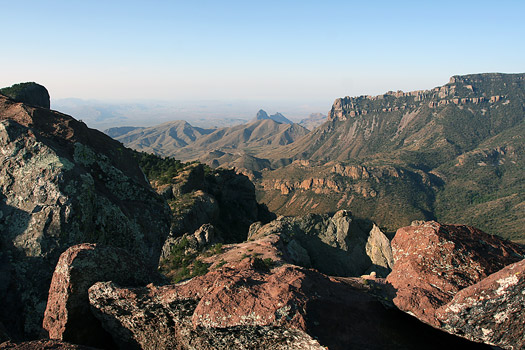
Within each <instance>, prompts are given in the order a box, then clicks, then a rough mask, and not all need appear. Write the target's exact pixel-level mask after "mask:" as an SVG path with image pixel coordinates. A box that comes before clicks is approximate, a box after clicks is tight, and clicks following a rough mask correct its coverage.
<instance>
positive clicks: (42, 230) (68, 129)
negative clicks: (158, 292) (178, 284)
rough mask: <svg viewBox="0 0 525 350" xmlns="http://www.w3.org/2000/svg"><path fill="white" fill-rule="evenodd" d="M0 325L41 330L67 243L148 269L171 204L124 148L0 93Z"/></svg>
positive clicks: (19, 333)
mask: <svg viewBox="0 0 525 350" xmlns="http://www.w3.org/2000/svg"><path fill="white" fill-rule="evenodd" d="M0 148H1V149H2V153H1V154H0V162H1V163H2V168H1V169H0V199H1V200H0V231H1V232H2V236H1V241H0V261H1V264H0V279H1V280H2V283H1V284H0V297H1V298H2V300H4V303H2V306H1V312H0V317H1V319H0V322H1V323H3V324H4V326H5V328H6V329H7V331H8V334H9V335H10V337H11V338H13V339H17V338H20V337H24V336H37V335H38V334H39V333H40V330H41V324H42V317H43V314H44V309H45V305H46V299H47V291H48V289H49V283H50V281H51V275H52V272H53V269H54V267H55V265H56V263H57V261H58V258H59V256H60V254H61V253H62V252H63V251H64V250H65V249H67V247H69V246H71V245H74V244H77V243H84V242H93V243H99V244H103V245H112V246H116V247H121V248H123V249H125V250H127V251H128V252H130V253H131V254H133V255H134V256H135V257H136V259H137V260H138V261H142V263H143V264H144V266H146V267H149V268H155V267H156V266H157V264H158V260H159V256H160V250H161V247H162V245H163V243H164V240H165V238H166V236H167V234H168V231H169V208H168V207H167V206H166V204H165V201H164V200H162V198H161V197H160V196H158V195H157V194H156V193H155V192H154V191H153V190H152V189H151V187H150V185H149V183H148V182H147V181H146V179H145V177H144V175H143V173H142V171H141V170H140V168H139V167H138V165H137V163H136V161H135V160H134V158H133V155H132V153H131V152H130V151H129V150H127V149H125V148H124V147H122V145H121V144H120V143H119V142H117V141H114V140H112V139H111V138H109V137H108V136H106V135H104V134H103V133H101V132H98V131H96V130H92V129H89V128H87V126H86V125H85V124H83V123H82V122H79V121H76V120H75V119H73V118H71V117H69V116H67V115H64V114H61V113H58V112H55V111H51V110H49V109H46V108H41V107H33V106H29V105H27V104H24V103H20V102H15V101H13V100H11V99H9V98H7V97H4V96H2V95H0Z"/></svg>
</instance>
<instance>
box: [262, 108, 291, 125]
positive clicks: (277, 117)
mask: <svg viewBox="0 0 525 350" xmlns="http://www.w3.org/2000/svg"><path fill="white" fill-rule="evenodd" d="M265 119H271V120H273V121H274V122H277V123H280V124H293V122H292V121H291V120H290V119H288V118H286V117H285V116H284V115H282V114H281V113H279V112H276V113H275V114H272V115H270V116H268V113H266V111H265V110H263V109H260V110H259V112H257V115H256V116H255V120H265Z"/></svg>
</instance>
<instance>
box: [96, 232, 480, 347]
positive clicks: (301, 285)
mask: <svg viewBox="0 0 525 350" xmlns="http://www.w3.org/2000/svg"><path fill="white" fill-rule="evenodd" d="M248 243H249V242H248ZM344 280H348V282H342V281H337V280H335V279H333V278H330V277H328V276H326V275H323V274H321V273H319V272H317V271H315V270H309V269H305V268H301V267H297V266H293V265H281V266H277V267H275V268H272V267H271V266H268V265H266V264H264V261H263V260H261V259H257V258H255V259H253V258H247V259H242V260H241V261H238V262H232V263H228V264H226V265H224V266H222V267H220V268H216V269H212V271H210V272H209V273H208V274H206V275H204V276H200V277H195V278H193V279H191V280H189V281H187V282H183V283H179V284H177V285H165V286H154V285H148V286H147V287H145V288H122V287H119V286H118V285H116V284H115V283H111V282H100V283H97V284H95V285H93V286H92V287H91V288H90V289H89V299H90V303H91V305H92V306H93V311H94V313H95V315H96V317H98V318H99V319H100V320H101V322H102V324H103V326H104V327H105V328H106V329H107V330H108V332H110V333H111V334H112V335H113V337H114V339H115V341H116V342H117V343H118V344H119V346H120V348H122V349H165V348H175V349H322V348H323V347H322V346H327V347H328V348H330V349H335V350H339V349H341V350H342V349H377V350H379V349H421V348H425V349H443V348H446V347H455V348H462V349H486V347H484V346H482V345H479V344H472V343H470V342H468V341H465V340H463V339H461V338H457V337H455V336H451V335H449V334H446V333H444V332H440V331H438V330H436V329H433V328H432V327H430V326H427V325H424V324H423V323H421V322H419V321H417V320H416V319H414V318H412V317H409V316H407V315H405V314H404V313H402V312H400V311H397V310H394V309H385V307H384V306H383V303H381V302H380V301H378V300H377V299H376V294H375V293H377V292H378V289H377V288H379V285H380V283H377V284H376V283H374V281H373V280H370V281H368V282H366V283H365V282H364V281H363V280H362V279H361V278H346V279H344ZM314 339H315V340H314Z"/></svg>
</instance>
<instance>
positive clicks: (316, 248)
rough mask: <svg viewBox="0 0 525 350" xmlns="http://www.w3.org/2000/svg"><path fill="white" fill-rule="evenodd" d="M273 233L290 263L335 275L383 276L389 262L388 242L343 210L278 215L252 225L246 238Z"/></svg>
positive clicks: (367, 223) (379, 233) (376, 230)
mask: <svg viewBox="0 0 525 350" xmlns="http://www.w3.org/2000/svg"><path fill="white" fill-rule="evenodd" d="M270 234H277V235H279V236H280V237H281V239H282V241H283V242H284V245H285V249H284V251H285V252H286V253H287V254H288V255H289V257H290V258H291V260H290V262H292V263H294V264H297V265H301V266H306V267H315V268H316V269H319V270H320V271H322V272H323V273H327V274H330V275H336V276H360V275H362V274H365V273H370V272H372V271H374V272H376V273H377V274H378V276H381V277H386V275H387V274H388V272H389V271H390V268H391V267H392V265H393V257H392V251H391V248H390V241H389V240H388V238H387V237H386V236H385V235H384V234H383V233H382V232H381V230H380V229H379V228H378V227H377V226H376V225H374V224H371V223H369V222H364V221H362V220H355V219H354V218H353V217H352V214H351V213H350V212H349V211H346V210H340V211H338V212H337V213H335V214H334V215H333V216H328V215H307V216H304V217H296V218H292V217H279V218H278V219H277V220H274V221H272V222H270V223H268V224H266V225H260V224H257V223H256V224H253V225H252V226H251V227H250V232H249V237H248V238H249V239H256V238H260V237H263V236H266V235H270Z"/></svg>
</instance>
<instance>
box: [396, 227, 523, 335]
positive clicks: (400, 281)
mask: <svg viewBox="0 0 525 350" xmlns="http://www.w3.org/2000/svg"><path fill="white" fill-rule="evenodd" d="M392 250H393V253H394V260H395V264H394V268H393V269H392V272H391V273H390V274H389V275H388V277H387V282H388V283H390V284H391V285H392V286H393V288H394V289H395V290H396V297H395V298H394V303H395V305H396V306H397V307H398V308H399V309H401V310H403V311H405V312H408V313H410V314H412V315H414V316H416V317H417V318H418V319H420V320H422V321H423V322H426V323H428V324H430V325H433V326H435V327H439V326H440V323H439V321H438V320H437V319H436V317H435V312H436V310H437V309H438V308H439V307H441V306H443V305H445V304H446V303H448V302H449V301H450V300H452V298H453V297H454V295H456V293H457V292H459V291H460V290H462V289H464V288H466V287H468V286H471V285H473V284H475V283H477V282H479V281H481V280H482V279H484V278H485V277H487V276H488V275H490V274H492V273H494V272H496V271H498V270H500V269H502V268H503V267H504V266H506V265H509V264H512V263H514V262H517V261H519V260H521V259H523V256H524V255H525V249H524V248H523V247H522V246H521V245H519V244H516V243H512V242H509V241H506V240H503V239H502V238H499V237H497V236H493V235H489V234H486V233H484V232H482V231H480V230H478V229H476V228H473V227H470V226H464V225H442V224H439V223H437V222H435V221H428V222H423V223H418V224H416V225H414V226H408V227H403V228H400V229H399V230H398V231H397V233H396V235H395V237H394V239H393V240H392Z"/></svg>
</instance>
